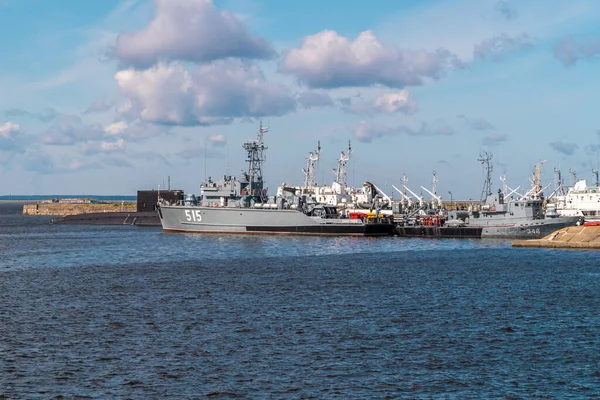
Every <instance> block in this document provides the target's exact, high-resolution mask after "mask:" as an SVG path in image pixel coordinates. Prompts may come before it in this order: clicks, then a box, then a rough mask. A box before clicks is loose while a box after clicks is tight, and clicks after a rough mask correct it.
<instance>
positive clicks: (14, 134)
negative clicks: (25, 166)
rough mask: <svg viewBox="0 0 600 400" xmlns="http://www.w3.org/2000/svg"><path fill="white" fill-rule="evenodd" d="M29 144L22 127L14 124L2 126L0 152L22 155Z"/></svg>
mask: <svg viewBox="0 0 600 400" xmlns="http://www.w3.org/2000/svg"><path fill="white" fill-rule="evenodd" d="M27 142H28V141H27V138H26V137H25V135H24V132H23V129H22V128H21V125H19V124H15V123H14V122H4V123H2V124H0V151H7V152H16V153H22V152H24V151H25V147H26V146H27Z"/></svg>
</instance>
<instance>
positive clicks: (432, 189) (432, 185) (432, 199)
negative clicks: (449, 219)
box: [431, 171, 441, 205]
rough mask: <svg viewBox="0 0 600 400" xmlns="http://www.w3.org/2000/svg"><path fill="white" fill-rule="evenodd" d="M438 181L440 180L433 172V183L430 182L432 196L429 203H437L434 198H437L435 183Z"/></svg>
mask: <svg viewBox="0 0 600 400" xmlns="http://www.w3.org/2000/svg"><path fill="white" fill-rule="evenodd" d="M439 181H440V180H439V179H438V178H437V177H436V176H435V171H433V181H431V193H433V195H432V197H431V202H432V203H433V202H435V201H437V198H436V197H435V196H437V192H436V188H437V183H438V182H439ZM440 205H441V204H440Z"/></svg>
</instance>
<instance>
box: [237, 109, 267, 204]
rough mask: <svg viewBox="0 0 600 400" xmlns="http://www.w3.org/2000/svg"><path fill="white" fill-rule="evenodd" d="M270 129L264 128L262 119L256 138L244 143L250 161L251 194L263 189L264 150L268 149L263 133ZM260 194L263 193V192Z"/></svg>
mask: <svg viewBox="0 0 600 400" xmlns="http://www.w3.org/2000/svg"><path fill="white" fill-rule="evenodd" d="M268 131H269V130H268V129H266V128H263V126H262V121H261V122H260V126H259V129H258V135H257V138H256V140H252V141H250V142H246V143H244V144H243V147H244V150H246V151H247V153H248V157H247V158H246V162H247V163H248V183H249V189H248V194H249V195H256V194H257V193H256V192H257V191H262V188H263V176H262V163H263V162H265V161H266V158H265V154H264V151H265V150H266V149H267V147H266V146H265V145H264V142H263V135H264V134H265V133H267V132H268ZM258 194H259V195H262V193H258Z"/></svg>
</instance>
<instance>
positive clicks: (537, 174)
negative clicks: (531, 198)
mask: <svg viewBox="0 0 600 400" xmlns="http://www.w3.org/2000/svg"><path fill="white" fill-rule="evenodd" d="M545 162H546V160H543V161H540V162H538V163H537V164H535V183H534V185H535V186H534V187H535V191H534V193H535V195H536V196H538V195H539V193H540V192H541V191H542V177H541V168H540V167H541V166H542V164H544V163H545Z"/></svg>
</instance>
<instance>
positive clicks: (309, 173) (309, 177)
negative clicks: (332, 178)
mask: <svg viewBox="0 0 600 400" xmlns="http://www.w3.org/2000/svg"><path fill="white" fill-rule="evenodd" d="M320 155H321V141H320V140H319V141H318V142H317V150H316V151H315V152H314V153H313V152H312V151H311V152H310V154H309V156H308V157H307V158H306V168H303V169H302V172H303V173H304V187H305V188H311V187H313V186H317V182H316V173H317V161H319V156H320Z"/></svg>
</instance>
